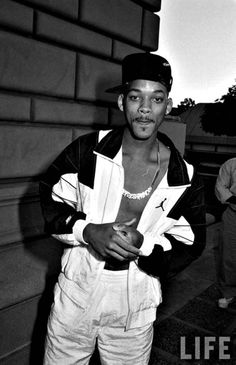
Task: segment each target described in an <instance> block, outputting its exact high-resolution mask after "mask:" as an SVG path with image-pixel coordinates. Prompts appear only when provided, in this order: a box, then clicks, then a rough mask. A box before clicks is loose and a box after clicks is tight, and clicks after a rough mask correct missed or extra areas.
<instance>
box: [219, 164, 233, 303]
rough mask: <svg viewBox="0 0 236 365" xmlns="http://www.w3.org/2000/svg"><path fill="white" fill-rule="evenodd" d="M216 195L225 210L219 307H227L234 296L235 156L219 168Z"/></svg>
mask: <svg viewBox="0 0 236 365" xmlns="http://www.w3.org/2000/svg"><path fill="white" fill-rule="evenodd" d="M215 193H216V197H217V198H218V199H219V201H220V202H221V203H222V204H226V210H225V211H224V213H223V215H222V227H223V231H222V242H221V247H220V251H221V252H220V260H221V263H220V272H219V287H220V291H221V293H222V295H223V297H222V298H220V299H219V301H218V305H219V307H220V308H224V309H225V308H228V306H229V304H231V303H232V302H233V300H234V297H236V158H231V159H230V160H228V161H226V162H225V163H224V164H223V165H222V166H221V168H220V171H219V175H218V177H217V180H216V186H215Z"/></svg>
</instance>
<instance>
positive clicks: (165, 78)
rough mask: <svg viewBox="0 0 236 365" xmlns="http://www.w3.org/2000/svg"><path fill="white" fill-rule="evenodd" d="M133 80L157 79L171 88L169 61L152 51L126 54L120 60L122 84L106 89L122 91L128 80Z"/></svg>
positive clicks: (114, 91)
mask: <svg viewBox="0 0 236 365" xmlns="http://www.w3.org/2000/svg"><path fill="white" fill-rule="evenodd" d="M134 80H150V81H157V82H160V83H161V84H163V85H165V86H166V88H167V90H168V91H170V90H171V86H172V82H173V78H172V76H171V67H170V64H169V62H168V61H167V60H166V59H165V58H163V57H161V56H159V55H157V54H153V53H133V54H130V55H128V56H126V57H125V58H124V59H123V62H122V84H121V85H118V86H115V87H113V88H110V89H107V90H106V92H109V93H115V94H117V93H122V92H124V91H125V89H126V87H127V86H128V84H129V82H131V81H134Z"/></svg>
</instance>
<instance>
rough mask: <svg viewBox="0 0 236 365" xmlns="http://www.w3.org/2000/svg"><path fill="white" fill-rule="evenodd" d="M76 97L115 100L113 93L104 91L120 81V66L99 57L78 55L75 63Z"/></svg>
mask: <svg viewBox="0 0 236 365" xmlns="http://www.w3.org/2000/svg"><path fill="white" fill-rule="evenodd" d="M77 72H78V77H77V90H76V97H77V98H78V99H85V100H91V101H95V100H102V101H115V100H116V97H115V96H114V95H113V94H109V93H106V92H105V90H106V89H107V88H110V87H113V86H116V85H119V84H120V83H121V66H120V65H118V64H116V63H112V62H109V61H105V60H102V59H99V58H95V57H91V56H87V55H82V54H81V55H79V62H78V64H77Z"/></svg>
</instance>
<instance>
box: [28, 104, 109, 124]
mask: <svg viewBox="0 0 236 365" xmlns="http://www.w3.org/2000/svg"><path fill="white" fill-rule="evenodd" d="M107 114H108V113H107V109H106V108H103V107H99V106H96V105H91V104H79V103H74V102H64V101H51V100H41V99H34V101H33V115H34V117H33V119H34V121H35V122H41V123H56V124H75V125H93V124H99V125H101V124H107V122H108V121H107Z"/></svg>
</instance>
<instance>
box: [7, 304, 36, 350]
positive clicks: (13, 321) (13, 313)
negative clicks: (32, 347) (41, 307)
mask: <svg viewBox="0 0 236 365" xmlns="http://www.w3.org/2000/svg"><path fill="white" fill-rule="evenodd" d="M37 306H38V298H37V300H35V299H32V300H31V301H27V302H25V303H21V304H18V305H16V306H13V307H12V308H9V310H5V311H0V321H1V327H0V338H1V341H0V357H1V356H3V355H5V354H6V353H11V352H12V351H14V350H15V349H17V348H19V347H23V346H24V345H25V344H27V343H29V342H30V340H31V337H32V333H33V326H34V321H35V319H36V316H37Z"/></svg>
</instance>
